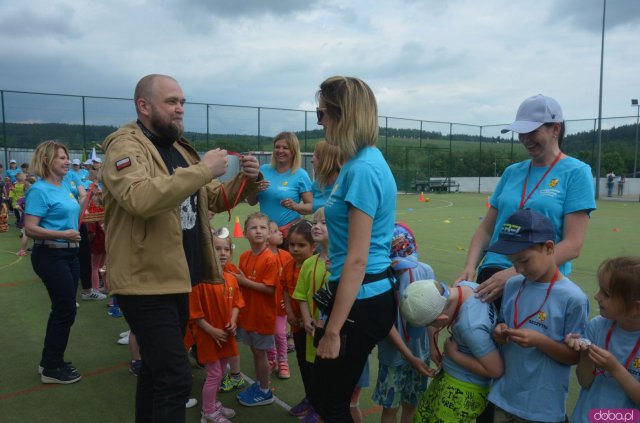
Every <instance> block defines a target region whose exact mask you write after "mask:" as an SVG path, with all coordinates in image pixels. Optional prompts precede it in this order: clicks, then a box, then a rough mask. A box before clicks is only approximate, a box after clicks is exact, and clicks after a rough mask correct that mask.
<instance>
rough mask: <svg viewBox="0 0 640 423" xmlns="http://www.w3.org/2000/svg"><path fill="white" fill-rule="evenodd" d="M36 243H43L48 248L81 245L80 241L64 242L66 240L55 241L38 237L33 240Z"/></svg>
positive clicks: (76, 246)
mask: <svg viewBox="0 0 640 423" xmlns="http://www.w3.org/2000/svg"><path fill="white" fill-rule="evenodd" d="M33 244H34V245H42V246H43V247H47V248H78V247H80V243H79V242H64V241H54V240H51V239H36V240H35V241H33Z"/></svg>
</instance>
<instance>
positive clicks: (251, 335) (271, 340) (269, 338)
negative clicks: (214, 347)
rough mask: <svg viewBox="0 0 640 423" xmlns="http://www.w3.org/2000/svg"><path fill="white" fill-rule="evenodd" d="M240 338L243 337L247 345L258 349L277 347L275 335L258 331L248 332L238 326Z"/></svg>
mask: <svg viewBox="0 0 640 423" xmlns="http://www.w3.org/2000/svg"><path fill="white" fill-rule="evenodd" d="M238 338H239V339H242V342H244V343H245V345H248V346H250V347H252V348H255V349H257V350H265V351H266V350H269V349H271V348H275V347H276V341H275V337H274V336H273V335H263V334H261V333H258V332H247V331H246V330H244V329H242V328H238Z"/></svg>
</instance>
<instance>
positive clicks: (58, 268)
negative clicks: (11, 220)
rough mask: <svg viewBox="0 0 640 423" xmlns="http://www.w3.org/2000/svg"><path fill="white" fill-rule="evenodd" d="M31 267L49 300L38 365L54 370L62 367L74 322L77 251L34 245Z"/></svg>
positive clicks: (76, 287)
mask: <svg viewBox="0 0 640 423" xmlns="http://www.w3.org/2000/svg"><path fill="white" fill-rule="evenodd" d="M31 265H32V267H33V270H34V271H35V272H36V274H37V275H38V276H39V277H40V279H42V282H43V283H44V286H45V287H46V288H47V292H48V293H49V298H50V299H51V313H49V321H48V322H47V332H46V335H45V338H44V348H43V349H42V359H41V360H40V365H41V366H42V367H44V368H45V369H56V368H59V367H62V365H63V364H64V352H65V350H66V349H67V343H68V341H69V333H70V332H71V326H72V325H73V322H74V321H75V319H76V290H77V289H78V278H79V275H80V264H79V263H78V249H77V248H49V247H47V246H43V245H34V247H33V252H32V254H31Z"/></svg>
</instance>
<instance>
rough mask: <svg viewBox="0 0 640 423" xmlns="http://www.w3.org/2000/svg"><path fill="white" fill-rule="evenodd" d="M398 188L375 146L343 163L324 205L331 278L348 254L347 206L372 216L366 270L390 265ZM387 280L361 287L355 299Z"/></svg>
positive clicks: (385, 284) (379, 290)
mask: <svg viewBox="0 0 640 423" xmlns="http://www.w3.org/2000/svg"><path fill="white" fill-rule="evenodd" d="M396 193H397V187H396V182H395V179H394V178H393V174H392V173H391V169H389V165H388V164H387V162H386V161H385V160H384V157H383V156H382V153H381V152H380V150H378V149H377V148H375V147H365V148H363V149H361V150H360V151H359V152H358V153H357V154H356V155H355V156H354V157H353V158H351V159H350V160H349V161H348V162H346V163H345V164H344V166H343V167H342V169H341V170H340V174H339V175H338V179H337V180H336V182H335V184H334V185H333V189H332V191H331V195H330V196H329V198H328V199H327V203H326V204H325V211H324V214H325V217H326V221H327V230H328V232H329V259H330V260H331V277H330V280H331V281H336V280H338V279H339V278H340V275H341V274H342V267H343V266H344V261H345V259H346V257H347V241H348V238H349V208H350V207H355V208H357V209H358V210H360V211H362V212H363V213H365V214H367V215H368V216H369V217H371V219H373V223H372V227H371V240H370V242H369V258H368V260H367V267H366V269H365V271H366V273H370V274H375V273H380V272H382V271H384V270H385V269H387V268H388V267H389V266H390V265H391V259H390V258H389V254H390V250H391V237H392V235H393V228H394V225H395V217H396V216H395V215H396ZM390 287H391V286H390V284H389V281H388V280H387V279H383V280H381V281H377V282H371V283H368V284H366V285H362V286H361V287H360V292H359V293H358V296H357V298H358V299H363V298H369V297H373V296H376V295H379V294H381V293H383V292H385V291H387V290H388V289H390Z"/></svg>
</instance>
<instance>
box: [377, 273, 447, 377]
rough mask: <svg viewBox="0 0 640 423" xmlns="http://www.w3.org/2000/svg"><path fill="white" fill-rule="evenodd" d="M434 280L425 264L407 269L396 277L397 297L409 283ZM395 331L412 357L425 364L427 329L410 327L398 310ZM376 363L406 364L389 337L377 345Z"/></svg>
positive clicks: (427, 346) (391, 365)
mask: <svg viewBox="0 0 640 423" xmlns="http://www.w3.org/2000/svg"><path fill="white" fill-rule="evenodd" d="M435 278H436V276H435V274H434V273H433V269H432V268H431V266H429V265H428V264H425V263H418V267H416V268H414V269H407V270H406V271H405V272H403V273H401V274H400V275H398V284H399V285H398V290H399V291H398V295H399V296H400V297H402V295H403V294H404V291H405V289H407V287H409V284H410V283H411V282H414V281H420V280H425V279H435ZM396 329H398V332H399V333H400V338H402V340H403V341H404V342H405V343H406V344H407V346H408V347H409V349H410V350H411V352H412V353H413V355H415V356H416V357H418V358H420V359H422V360H423V361H425V362H426V361H427V360H428V359H429V340H428V339H427V329H426V328H425V327H424V326H422V327H415V326H411V325H410V324H409V323H408V322H407V321H405V320H404V319H403V318H402V315H401V314H400V309H398V316H397V317H396ZM378 361H379V362H380V364H384V365H386V366H390V367H397V366H402V365H403V364H405V363H406V362H407V361H406V360H405V359H404V357H403V356H402V354H400V351H399V350H398V348H396V346H395V345H393V343H392V342H391V341H390V340H389V337H385V338H384V339H383V340H382V341H380V342H379V343H378Z"/></svg>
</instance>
